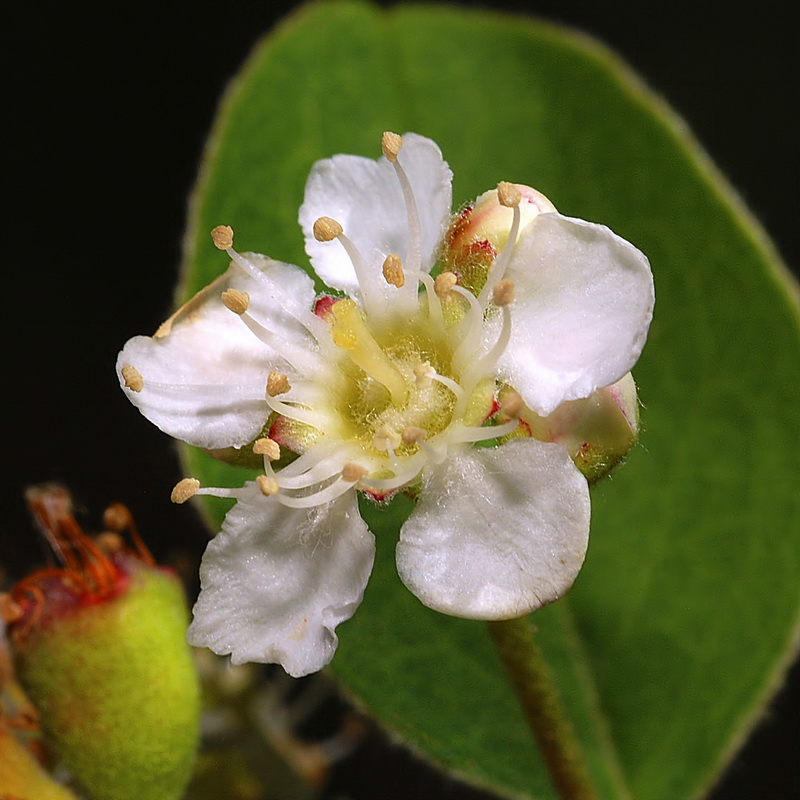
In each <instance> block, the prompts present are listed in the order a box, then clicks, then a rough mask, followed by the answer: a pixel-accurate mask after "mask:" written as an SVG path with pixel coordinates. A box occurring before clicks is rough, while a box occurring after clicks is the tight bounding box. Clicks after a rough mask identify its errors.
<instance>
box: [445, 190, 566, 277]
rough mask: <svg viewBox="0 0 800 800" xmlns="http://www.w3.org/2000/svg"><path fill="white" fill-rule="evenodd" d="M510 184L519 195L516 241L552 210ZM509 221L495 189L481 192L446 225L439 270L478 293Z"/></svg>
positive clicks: (536, 196) (535, 196) (540, 196)
mask: <svg viewBox="0 0 800 800" xmlns="http://www.w3.org/2000/svg"><path fill="white" fill-rule="evenodd" d="M511 185H512V186H513V187H515V188H516V189H517V190H518V191H519V193H520V195H521V200H520V203H519V213H520V224H519V230H518V232H517V239H519V236H520V234H521V233H522V231H523V230H524V229H525V227H526V226H527V225H528V223H529V222H530V221H531V220H532V219H534V218H535V217H537V216H538V215H539V214H546V213H548V212H551V211H555V210H556V207H555V206H554V205H553V204H552V203H551V202H550V201H549V200H548V199H547V198H546V197H545V196H544V195H543V194H542V193H541V192H537V191H536V189H532V188H531V187H530V186H525V185H523V184H520V183H515V184H511ZM513 219H514V210H513V208H511V207H509V206H505V205H501V203H500V198H499V196H498V190H497V189H491V190H489V191H488V192H484V193H483V194H482V195H481V196H480V197H478V198H477V200H475V202H474V203H473V204H472V205H471V206H467V207H466V208H465V209H464V210H463V211H462V212H461V213H460V214H459V215H458V216H457V217H456V218H455V219H454V220H453V222H452V223H451V224H450V228H449V229H448V231H447V234H446V235H445V238H444V249H443V253H442V260H443V262H444V265H443V269H447V270H449V271H451V272H454V273H455V274H456V275H457V276H458V279H459V283H460V284H461V285H462V286H465V287H466V288H468V289H469V290H470V291H472V292H475V291H480V289H482V288H483V284H484V283H485V281H486V274H487V272H488V270H489V267H490V266H491V263H492V261H493V260H494V258H495V256H496V255H497V254H498V253H499V252H500V251H501V250H502V249H503V247H504V246H505V244H506V242H507V241H508V234H509V232H510V230H511V225H512V221H513Z"/></svg>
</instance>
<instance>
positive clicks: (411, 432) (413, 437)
mask: <svg viewBox="0 0 800 800" xmlns="http://www.w3.org/2000/svg"><path fill="white" fill-rule="evenodd" d="M427 436H428V431H426V430H425V428H418V427H417V426H416V425H409V426H408V427H407V428H406V429H405V430H404V431H403V433H402V434H401V435H400V438H401V439H402V440H403V444H416V443H417V442H418V441H419V440H420V439H425V438H426V437H427Z"/></svg>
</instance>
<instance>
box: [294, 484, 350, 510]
mask: <svg viewBox="0 0 800 800" xmlns="http://www.w3.org/2000/svg"><path fill="white" fill-rule="evenodd" d="M352 488H353V484H352V483H351V482H349V481H346V480H344V478H339V479H338V480H335V481H334V482H333V483H331V484H330V485H328V486H326V487H325V488H323V489H320V490H319V491H318V492H314V493H312V494H308V495H305V496H304V497H289V496H288V495H285V494H282V493H281V494H279V495H278V500H279V501H280V503H281V505H284V506H287V507H289V508H313V507H314V506H321V505H323V504H324V503H330V502H331V501H332V500H335V499H336V498H337V497H340V496H341V495H343V494H344V493H345V492H347V491H349V490H350V489H352Z"/></svg>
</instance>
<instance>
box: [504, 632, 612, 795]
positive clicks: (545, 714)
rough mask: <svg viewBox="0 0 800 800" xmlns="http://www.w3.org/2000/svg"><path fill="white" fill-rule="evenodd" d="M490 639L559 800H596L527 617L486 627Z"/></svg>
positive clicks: (576, 741) (573, 734)
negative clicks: (515, 694) (534, 738)
mask: <svg viewBox="0 0 800 800" xmlns="http://www.w3.org/2000/svg"><path fill="white" fill-rule="evenodd" d="M488 625H489V633H490V634H491V637H492V641H493V642H494V645H495V647H496V648H497V651H498V653H499V654H500V658H501V660H502V662H503V666H504V667H505V669H506V672H507V673H508V676H509V678H510V680H511V685H512V686H513V687H514V691H515V692H516V693H517V699H518V700H519V702H520V705H521V706H522V710H523V712H524V714H525V718H526V720H527V722H528V725H529V726H530V729H531V731H532V732H533V735H534V736H535V737H536V741H537V742H538V743H539V748H540V749H541V751H542V756H543V757H544V760H545V763H546V764H547V769H548V771H549V773H550V779H551V780H552V782H553V785H554V786H555V788H556V791H557V792H558V794H559V797H561V798H562V800H598V795H597V792H596V791H595V788H594V784H593V782H592V780H591V778H590V776H589V771H588V770H587V768H586V764H585V763H584V759H583V755H582V752H581V747H580V744H579V743H578V740H577V737H576V736H575V731H574V730H573V728H572V725H571V723H570V721H569V719H568V718H567V713H566V710H565V709H564V706H563V705H562V703H561V699H560V698H559V696H558V692H557V690H556V687H555V685H554V683H553V678H552V675H551V673H550V669H549V668H548V666H547V664H546V663H545V660H544V659H543V658H542V653H541V651H540V649H539V645H538V644H537V643H536V639H535V638H534V636H533V630H532V626H531V624H530V622H529V620H528V619H527V618H526V617H520V618H519V619H509V620H501V621H499V622H489V623H488Z"/></svg>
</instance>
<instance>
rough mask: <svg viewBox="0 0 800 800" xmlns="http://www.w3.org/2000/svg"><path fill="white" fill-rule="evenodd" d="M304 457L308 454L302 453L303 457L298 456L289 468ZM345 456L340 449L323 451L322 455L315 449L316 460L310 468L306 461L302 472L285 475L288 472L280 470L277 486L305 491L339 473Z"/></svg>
mask: <svg viewBox="0 0 800 800" xmlns="http://www.w3.org/2000/svg"><path fill="white" fill-rule="evenodd" d="M309 452H312V451H309ZM306 455H308V453H304V454H303V456H300V458H298V459H297V461H294V462H293V463H292V464H290V465H289V466H290V467H294V466H295V464H297V463H298V462H299V461H301V460H302V459H303V458H304V456H306ZM345 455H346V454H344V453H342V451H341V450H340V449H335V450H333V451H332V452H327V453H326V452H325V450H324V449H323V451H322V453H320V452H319V448H315V452H314V456H315V457H316V459H317V460H316V461H315V462H314V463H312V464H311V465H310V466H309V464H308V461H306V462H305V464H304V465H303V466H304V468H303V470H302V471H301V472H299V473H295V474H293V475H287V474H286V473H287V472H288V471H289V470H288V468H287V469H283V470H281V472H280V473H279V474H278V475H277V478H278V485H279V486H280V487H281V489H305V488H307V487H308V486H314V484H318V483H321V482H323V481H326V480H328V479H330V478H332V477H333V476H334V475H337V474H339V473H341V471H342V461H343V460H344V457H345ZM306 467H307V468H306Z"/></svg>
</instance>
